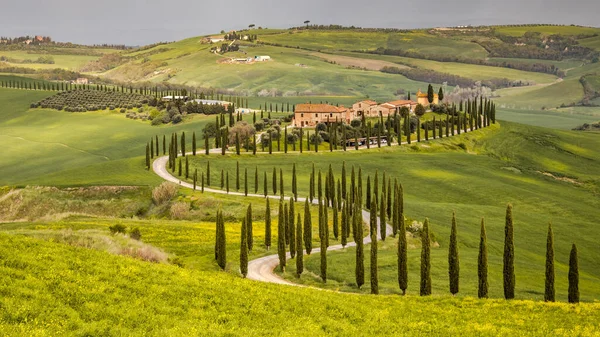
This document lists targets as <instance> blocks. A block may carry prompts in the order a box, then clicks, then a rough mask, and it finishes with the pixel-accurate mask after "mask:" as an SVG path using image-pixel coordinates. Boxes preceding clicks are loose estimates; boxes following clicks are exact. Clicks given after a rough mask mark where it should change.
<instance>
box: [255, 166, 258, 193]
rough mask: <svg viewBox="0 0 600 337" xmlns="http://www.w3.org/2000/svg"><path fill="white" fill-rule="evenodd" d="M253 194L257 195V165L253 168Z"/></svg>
mask: <svg viewBox="0 0 600 337" xmlns="http://www.w3.org/2000/svg"><path fill="white" fill-rule="evenodd" d="M254 194H258V165H257V166H255V167H254Z"/></svg>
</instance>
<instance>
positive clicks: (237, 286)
mask: <svg viewBox="0 0 600 337" xmlns="http://www.w3.org/2000/svg"><path fill="white" fill-rule="evenodd" d="M0 242H2V245H0V251H1V252H2V256H3V259H2V260H0V269H1V270H2V273H0V279H1V280H2V282H1V284H2V287H1V288H0V289H1V291H2V294H3V296H2V297H0V303H2V307H3V310H2V314H0V331H1V332H2V334H3V335H6V336H22V335H36V336H45V335H52V336H63V335H99V334H102V335H132V336H137V335H140V336H141V335H146V336H158V335H161V336H162V335H173V336H183V335H186V336H188V335H197V334H203V335H225V334H227V335H236V336H237V335H240V336H241V335H244V336H260V335H264V334H273V333H274V334H284V333H285V334H306V333H310V334H312V335H326V334H328V335H348V334H363V333H367V334H371V335H399V334H400V335H414V334H455V333H459V332H461V333H469V334H483V335H499V334H502V335H515V334H529V335H540V336H541V335H548V334H554V335H565V336H566V335H573V334H589V333H592V332H593V331H594V330H595V329H596V322H597V320H598V312H599V311H598V308H597V305H596V304H582V305H579V306H577V307H573V306H570V305H567V304H544V303H534V302H529V301H512V302H504V301H495V300H489V301H478V300H473V299H466V300H461V299H454V298H443V299H441V298H425V299H422V298H416V297H406V298H400V297H397V296H381V297H373V296H364V297H361V298H360V306H356V305H348V303H349V302H353V301H357V300H359V299H358V298H357V297H355V296H354V295H339V294H334V293H329V292H322V291H316V290H311V289H302V288H295V287H281V286H276V285H269V284H260V283H256V282H250V281H246V280H242V279H240V278H238V277H235V276H232V275H230V274H227V273H222V272H212V271H204V272H201V271H196V270H189V269H181V268H177V267H174V266H169V265H160V264H150V263H146V262H140V261H136V260H133V259H131V258H124V257H118V256H111V255H109V254H107V253H102V252H96V251H90V250H86V249H82V248H74V247H68V246H64V245H60V244H56V243H50V242H44V241H40V240H35V239H28V238H22V237H15V236H8V235H5V234H0ZM31 289H35V291H32V290H31ZM217 294H218V295H217ZM314 303H327V305H314ZM394 312H402V313H403V314H402V315H396V314H392V313H394ZM483 312H485V314H482V313H483ZM373 317H376V318H377V319H373ZM524 317H527V319H523V318H524ZM541 322H543V325H540V323H541Z"/></svg>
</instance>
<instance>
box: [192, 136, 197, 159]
mask: <svg viewBox="0 0 600 337" xmlns="http://www.w3.org/2000/svg"><path fill="white" fill-rule="evenodd" d="M192 154H193V155H194V156H195V155H196V132H194V133H192Z"/></svg>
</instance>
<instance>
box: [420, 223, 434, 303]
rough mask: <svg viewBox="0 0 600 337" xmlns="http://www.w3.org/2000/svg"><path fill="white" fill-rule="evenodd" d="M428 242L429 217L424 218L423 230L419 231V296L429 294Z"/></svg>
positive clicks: (429, 265) (429, 266)
mask: <svg viewBox="0 0 600 337" xmlns="http://www.w3.org/2000/svg"><path fill="white" fill-rule="evenodd" d="M430 250H431V247H430V242H429V219H428V218H425V222H423V232H422V233H421V288H420V292H419V293H420V295H421V296H429V295H431V260H430V258H431V257H430Z"/></svg>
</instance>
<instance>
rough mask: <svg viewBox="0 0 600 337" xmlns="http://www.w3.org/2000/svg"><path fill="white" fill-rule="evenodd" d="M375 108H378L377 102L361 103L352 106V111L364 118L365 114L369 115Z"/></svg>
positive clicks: (367, 101)
mask: <svg viewBox="0 0 600 337" xmlns="http://www.w3.org/2000/svg"><path fill="white" fill-rule="evenodd" d="M374 106H377V102H375V101H371V100H366V101H360V102H356V103H354V104H352V110H354V111H355V112H356V114H357V115H358V116H362V115H363V114H364V113H365V112H367V113H368V112H369V111H370V110H371V108H373V107H374Z"/></svg>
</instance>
